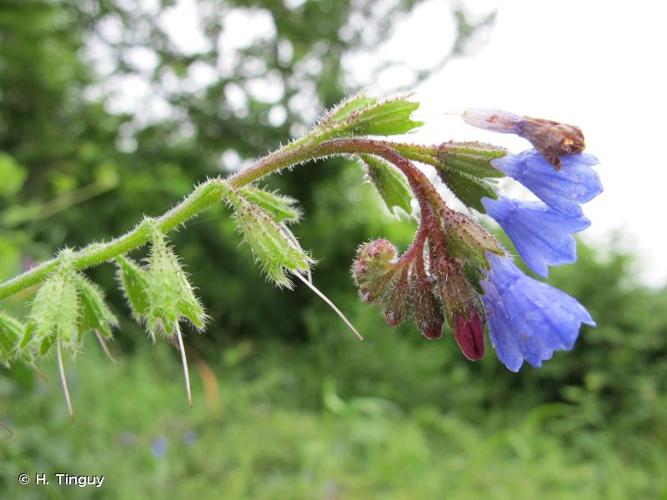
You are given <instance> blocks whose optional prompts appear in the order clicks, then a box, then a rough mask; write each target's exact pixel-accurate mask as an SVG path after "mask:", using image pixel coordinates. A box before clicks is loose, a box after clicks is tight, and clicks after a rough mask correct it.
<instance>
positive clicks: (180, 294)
mask: <svg viewBox="0 0 667 500" xmlns="http://www.w3.org/2000/svg"><path fill="white" fill-rule="evenodd" d="M146 277H147V285H148V286H147V288H146V295H147V298H148V311H147V314H146V319H147V325H148V330H149V333H150V334H151V336H153V337H154V336H155V334H156V333H162V334H164V335H166V336H171V335H173V334H174V333H175V332H176V326H177V323H178V322H179V321H180V320H181V319H182V318H187V319H189V320H190V322H191V323H192V324H193V325H194V326H195V327H196V328H197V329H199V330H203V329H204V326H205V324H206V313H205V312H204V308H203V307H202V305H201V304H200V302H199V300H198V299H197V297H196V296H195V293H194V290H193V289H192V286H191V285H190V282H189V281H188V277H187V275H186V274H185V272H184V271H183V269H182V267H181V264H180V263H179V261H178V257H176V254H175V253H174V252H173V250H172V249H171V247H170V246H169V244H168V243H167V240H166V238H165V236H164V235H163V234H162V233H160V232H159V231H158V230H157V229H155V232H154V235H153V240H152V244H151V253H150V255H149V257H148V270H147V273H146Z"/></svg>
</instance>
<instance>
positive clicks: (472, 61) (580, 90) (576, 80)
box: [411, 0, 667, 285]
mask: <svg viewBox="0 0 667 500" xmlns="http://www.w3.org/2000/svg"><path fill="white" fill-rule="evenodd" d="M468 4H470V5H472V6H473V7H477V6H478V5H479V6H482V7H487V6H489V5H490V6H491V7H494V6H495V7H496V8H497V9H498V17H497V20H496V24H495V26H494V28H493V30H492V31H491V33H490V38H489V41H488V43H487V44H486V45H484V46H483V47H482V48H481V50H480V51H479V52H477V53H476V54H474V55H473V56H471V57H467V58H462V59H459V60H455V61H453V62H451V63H450V64H449V65H448V66H447V67H446V68H445V69H444V70H443V71H442V72H441V73H440V74H439V75H436V76H434V77H433V78H432V79H431V80H429V81H427V82H425V83H424V84H423V85H422V86H421V87H420V88H419V89H418V91H419V93H418V97H419V100H420V101H421V102H422V108H423V114H424V116H425V119H426V120H427V125H426V127H425V128H424V129H423V131H421V132H420V133H419V134H418V136H417V137H420V138H421V137H423V138H425V139H430V140H439V139H443V138H444V139H449V138H450V137H453V138H455V139H467V140H470V139H479V140H487V141H488V142H494V143H496V144H500V145H504V146H506V147H508V148H510V149H512V150H513V151H520V150H522V149H524V148H526V146H528V144H527V143H526V142H524V141H522V140H520V139H516V138H513V137H510V136H505V135H503V134H493V133H488V132H485V131H476V130H475V129H472V128H470V127H467V126H465V125H464V124H461V122H460V120H459V119H458V117H456V116H446V115H445V116H438V115H439V113H442V112H448V111H449V112H459V111H461V110H463V109H465V108H467V107H486V108H497V109H507V110H511V111H515V112H517V113H520V114H527V115H531V116H538V117H544V118H550V119H555V120H558V121H563V122H566V123H572V124H575V125H578V126H580V127H581V128H582V129H583V131H584V134H585V136H586V143H587V151H588V152H590V153H592V154H594V155H596V156H597V157H598V158H599V159H600V162H601V163H600V165H599V166H598V167H596V168H597V169H598V172H599V174H600V175H601V178H602V182H603V185H604V188H605V191H604V193H602V194H601V195H600V196H599V197H598V198H596V199H595V200H593V201H592V202H590V203H589V204H587V205H585V207H584V210H585V212H586V215H587V216H588V217H589V218H590V219H591V220H592V225H591V227H590V228H589V229H588V230H587V231H586V232H585V233H584V238H585V239H587V240H588V241H592V242H593V243H595V244H597V245H598V246H600V245H602V246H604V245H605V244H606V243H608V242H609V240H610V238H611V236H612V234H613V233H614V232H619V233H620V236H621V242H622V245H623V247H624V248H628V249H631V250H633V251H635V252H637V253H638V254H639V256H640V257H641V259H640V260H639V262H638V265H639V271H640V273H641V276H642V278H643V279H644V280H645V281H646V282H648V283H650V284H653V285H662V284H665V282H666V281H667V259H666V258H665V248H666V247H667V234H666V233H663V230H664V229H665V228H664V226H665V224H664V218H663V217H661V216H660V213H662V214H664V213H665V208H664V203H663V202H660V200H661V199H662V200H664V199H665V198H667V186H666V185H665V184H666V181H667V162H666V161H665V154H664V153H663V152H662V149H663V147H664V146H663V145H664V144H665V142H666V138H665V135H664V134H665V133H666V132H667V129H666V127H665V119H666V117H667V98H666V96H665V93H666V91H667V72H666V71H667V68H666V67H665V66H666V65H665V60H666V58H665V49H667V30H666V29H665V21H666V20H667V3H665V2H659V1H649V0H645V1H644V0H635V1H632V2H629V1H625V2H621V1H609V0H608V1H603V0H599V1H590V0H588V1H583V0H579V1H577V0H558V1H536V0H513V1H511V2H510V1H507V2H495V3H490V2H481V1H480V2H468V3H466V5H468ZM422 8H423V9H424V10H425V11H428V12H427V15H425V14H420V13H419V12H417V17H418V18H419V23H418V24H419V26H415V27H414V28H412V29H419V30H420V31H421V32H422V36H423V33H424V32H425V31H427V30H428V31H431V33H438V29H439V28H438V19H439V18H440V19H442V17H443V16H445V15H446V13H447V8H448V7H447V6H446V5H443V2H437V1H434V2H430V4H429V5H425V6H423V7H420V10H421V9H422ZM437 11H440V12H441V14H440V16H438V15H437ZM412 29H411V30H412ZM434 56H435V55H434ZM661 61H662V62H661ZM417 137H415V138H417Z"/></svg>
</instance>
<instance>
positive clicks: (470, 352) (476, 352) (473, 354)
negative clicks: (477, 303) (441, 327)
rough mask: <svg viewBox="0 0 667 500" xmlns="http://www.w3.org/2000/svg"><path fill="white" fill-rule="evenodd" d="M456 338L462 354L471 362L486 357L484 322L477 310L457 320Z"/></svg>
mask: <svg viewBox="0 0 667 500" xmlns="http://www.w3.org/2000/svg"><path fill="white" fill-rule="evenodd" d="M454 338H455V339H456V342H457V343H458V344H459V347H460V348H461V352H463V354H464V355H465V357H466V358H468V359H469V360H470V361H477V360H478V359H482V358H483V357H484V322H483V321H482V318H481V316H480V315H479V313H478V312H477V311H476V310H475V309H472V310H471V311H470V313H469V314H468V316H459V317H457V318H456V327H455V328H454Z"/></svg>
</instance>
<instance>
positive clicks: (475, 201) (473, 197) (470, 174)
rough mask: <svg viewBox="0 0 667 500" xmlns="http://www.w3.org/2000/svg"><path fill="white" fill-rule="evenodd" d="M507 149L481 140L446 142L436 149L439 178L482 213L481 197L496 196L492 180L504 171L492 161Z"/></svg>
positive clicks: (465, 202)
mask: <svg viewBox="0 0 667 500" xmlns="http://www.w3.org/2000/svg"><path fill="white" fill-rule="evenodd" d="M506 154H507V152H506V151H505V150H504V149H502V148H498V147H496V146H492V145H490V144H483V143H480V142H449V143H446V144H443V145H441V146H440V147H439V148H438V150H437V154H436V157H437V163H436V164H435V166H436V168H437V170H438V173H439V174H440V177H441V179H442V181H443V182H444V183H445V184H446V185H447V187H449V189H451V190H452V192H453V193H454V194H455V195H456V197H457V198H459V199H460V200H461V201H462V202H463V203H464V204H465V205H466V206H468V207H472V208H474V209H475V210H477V211H479V212H481V213H485V212H486V210H485V209H484V206H483V205H482V202H481V199H482V198H483V197H485V196H486V197H487V198H492V199H495V198H496V197H497V195H496V190H495V180H494V179H497V178H500V177H504V176H505V174H504V173H503V172H502V171H501V170H499V169H497V168H495V167H494V166H493V165H492V163H491V161H492V160H494V159H496V158H501V157H502V156H505V155H506Z"/></svg>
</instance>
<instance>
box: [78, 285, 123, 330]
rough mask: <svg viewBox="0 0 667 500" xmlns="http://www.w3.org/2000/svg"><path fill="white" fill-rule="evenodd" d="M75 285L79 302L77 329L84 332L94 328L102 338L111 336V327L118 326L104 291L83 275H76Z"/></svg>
mask: <svg viewBox="0 0 667 500" xmlns="http://www.w3.org/2000/svg"><path fill="white" fill-rule="evenodd" d="M77 286H78V288H79V300H80V302H81V318H80V322H79V331H80V332H81V333H85V332H87V331H89V330H94V331H97V332H99V333H100V334H101V335H102V336H103V337H104V338H111V336H112V329H113V328H116V327H117V326H118V319H116V316H114V314H113V313H112V312H111V309H109V306H107V304H106V302H105V300H104V293H103V292H102V290H101V289H100V288H99V287H98V286H97V285H95V284H94V283H92V282H91V281H90V280H88V279H87V278H86V277H85V276H83V275H78V276H77Z"/></svg>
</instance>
